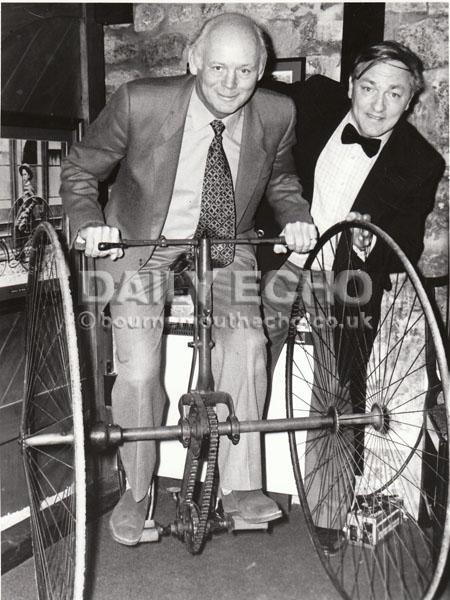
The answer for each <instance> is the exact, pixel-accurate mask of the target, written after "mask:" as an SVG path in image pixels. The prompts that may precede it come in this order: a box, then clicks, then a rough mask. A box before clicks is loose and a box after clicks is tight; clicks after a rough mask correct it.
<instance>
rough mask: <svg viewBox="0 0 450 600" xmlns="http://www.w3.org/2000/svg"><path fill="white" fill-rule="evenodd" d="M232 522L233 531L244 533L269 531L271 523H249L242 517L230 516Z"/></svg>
mask: <svg viewBox="0 0 450 600" xmlns="http://www.w3.org/2000/svg"><path fill="white" fill-rule="evenodd" d="M228 517H229V518H230V520H231V522H232V527H231V531H243V530H251V529H262V530H267V529H268V528H269V523H268V522H267V521H265V522H264V523H249V522H248V521H246V520H245V519H243V518H242V517H238V516H233V515H228Z"/></svg>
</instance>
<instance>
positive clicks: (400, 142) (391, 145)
mask: <svg viewBox="0 0 450 600" xmlns="http://www.w3.org/2000/svg"><path fill="white" fill-rule="evenodd" d="M402 129H403V128H402V124H401V123H399V124H398V126H397V127H396V128H395V129H394V131H393V132H392V134H391V136H390V138H389V140H388V141H387V142H386V144H385V146H384V147H383V149H382V150H381V153H380V156H379V157H378V159H377V161H376V162H375V164H374V166H373V168H372V169H371V171H370V173H369V175H368V176H367V178H366V180H365V182H364V183H363V185H362V186H361V189H360V190H359V193H358V195H357V197H356V199H355V202H354V203H353V206H352V210H355V211H357V212H361V213H369V214H370V215H371V216H372V220H373V221H379V220H380V217H381V215H382V214H383V213H384V212H385V211H386V210H390V207H392V206H393V207H396V206H398V205H399V202H401V201H402V200H401V199H402V197H403V190H404V188H405V185H406V184H407V182H408V179H409V177H410V175H411V170H413V169H414V165H411V164H409V163H408V161H404V160H402V156H403V150H404V147H407V144H405V141H404V139H403V134H402ZM405 167H406V170H407V172H406V171H405Z"/></svg>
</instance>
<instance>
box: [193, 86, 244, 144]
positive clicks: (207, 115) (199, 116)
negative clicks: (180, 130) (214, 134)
mask: <svg viewBox="0 0 450 600" xmlns="http://www.w3.org/2000/svg"><path fill="white" fill-rule="evenodd" d="M242 115H243V110H242V108H240V109H239V110H238V111H236V112H235V113H233V114H232V115H228V116H227V117H224V118H223V119H219V120H220V121H222V122H223V124H224V125H225V127H226V131H227V133H228V135H229V136H230V137H233V134H234V132H235V131H236V127H237V125H238V123H239V120H240V119H241V117H242ZM214 120H217V117H215V116H214V115H213V114H212V113H211V112H210V111H209V110H208V109H207V108H206V106H205V105H204V104H203V102H202V101H201V100H200V98H199V96H198V94H197V90H196V89H195V86H194V89H193V91H192V95H191V99H190V101H189V106H188V111H187V115H186V129H187V130H188V131H189V130H190V131H198V130H200V129H202V128H204V127H209V124H210V123H211V121H214ZM210 129H211V128H210ZM211 131H212V129H211Z"/></svg>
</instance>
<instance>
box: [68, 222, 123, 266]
mask: <svg viewBox="0 0 450 600" xmlns="http://www.w3.org/2000/svg"><path fill="white" fill-rule="evenodd" d="M100 242H120V231H119V230H118V229H117V227H108V225H95V226H92V227H83V229H80V230H79V231H78V235H77V239H76V240H75V247H77V246H78V247H79V248H80V249H81V250H84V253H85V255H86V256H89V257H92V258H104V257H106V256H110V257H111V260H117V259H118V258H121V257H122V256H123V250H122V249H121V248H112V249H111V250H103V251H101V250H99V249H98V245H99V243H100Z"/></svg>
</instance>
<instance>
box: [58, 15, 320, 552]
mask: <svg viewBox="0 0 450 600" xmlns="http://www.w3.org/2000/svg"><path fill="white" fill-rule="evenodd" d="M265 61H266V49H265V46H264V39H263V36H262V33H261V30H260V29H259V27H258V26H256V24H255V23H254V22H253V21H252V20H251V19H249V18H247V17H244V16H242V15H237V14H224V15H220V16H218V17H215V18H213V19H211V20H210V21H208V22H207V23H206V24H205V26H204V28H203V29H202V31H201V33H200V35H199V37H198V39H197V40H196V42H195V43H194V44H193V46H192V48H191V50H190V54H189V64H190V70H191V73H192V74H193V75H194V77H193V76H183V77H174V78H165V79H159V80H149V79H144V80H140V81H133V82H130V83H127V84H125V85H123V86H122V87H121V88H120V89H119V90H118V91H117V92H116V93H115V94H114V96H113V97H112V98H111V101H110V102H109V104H108V105H107V106H106V108H105V109H104V110H103V112H102V113H101V114H100V116H99V117H98V119H97V120H96V121H95V122H94V123H93V124H92V126H91V127H90V128H89V130H88V132H87V134H86V136H85V138H84V139H83V141H82V142H81V143H78V144H75V145H74V146H73V147H72V149H71V152H70V154H69V156H68V159H67V161H66V162H65V164H64V167H63V171H62V180H63V183H62V194H63V199H64V206H65V209H66V211H67V213H68V215H69V217H70V223H71V237H72V240H73V239H74V238H75V237H76V236H77V235H78V236H79V237H81V238H82V239H84V240H85V246H86V250H85V252H86V254H87V255H89V256H93V257H104V256H107V255H108V254H110V255H111V258H113V259H118V260H113V262H110V261H105V263H106V262H108V265H106V264H105V265H102V266H101V267H100V266H99V268H102V269H104V270H105V271H108V272H109V273H110V274H111V276H112V278H113V280H114V282H115V285H116V287H117V289H116V293H115V296H114V298H113V299H112V302H111V316H112V322H113V324H114V323H117V322H118V319H121V321H120V322H121V323H122V324H125V326H122V327H119V326H117V327H116V328H115V329H114V337H115V342H116V363H115V367H116V371H117V380H116V384H115V386H114V389H113V392H112V403H113V405H112V408H113V416H114V420H115V421H116V422H117V423H118V424H119V425H121V426H123V427H149V426H158V425H160V423H161V420H162V414H163V410H164V403H165V394H164V390H163V387H162V384H161V381H160V380H161V338H162V330H161V328H158V327H151V326H150V327H146V326H145V325H144V323H151V322H152V321H151V319H156V320H158V319H159V318H160V317H161V315H162V314H163V310H164V303H165V299H166V296H167V291H168V284H167V277H166V275H167V273H168V270H169V267H170V265H171V263H172V262H173V261H174V260H175V259H177V257H178V256H179V255H180V254H181V253H182V252H183V251H184V250H186V248H180V247H172V248H157V249H155V250H153V249H152V250H148V249H147V250H145V249H130V250H127V252H126V253H125V256H123V257H122V256H121V254H122V253H121V251H118V250H112V251H109V252H100V251H99V250H98V242H100V241H118V240H119V238H120V236H122V237H123V238H134V239H139V238H141V239H148V238H158V237H159V236H160V235H164V236H165V237H166V238H168V239H170V238H192V237H193V236H194V235H196V231H197V229H198V223H199V217H200V215H201V214H203V212H202V211H203V210H204V198H205V190H203V192H202V182H203V181H205V182H206V173H205V169H208V168H209V167H208V164H209V163H208V161H209V158H207V156H208V157H209V154H208V148H209V150H211V148H212V146H213V142H214V143H215V144H216V147H217V140H218V137H217V133H216V130H215V129H214V133H213V128H214V127H216V126H217V123H219V125H220V126H221V127H223V125H224V126H225V130H224V132H223V133H222V135H221V137H220V134H219V137H220V139H221V142H220V143H222V142H223V151H224V152H225V155H226V158H225V163H227V164H229V168H228V170H227V173H229V174H230V175H231V177H232V183H233V187H234V203H235V225H234V228H233V233H234V232H235V233H236V235H237V236H238V237H245V236H251V235H252V232H253V228H254V218H255V211H256V208H257V207H258V204H259V202H260V199H261V197H262V195H263V194H264V193H265V194H266V195H267V196H268V198H269V199H270V202H271V204H272V206H273V208H274V210H275V213H276V215H277V218H278V220H279V223H280V228H282V229H283V231H284V234H285V236H286V242H287V243H288V245H289V247H290V248H291V249H293V250H297V251H302V250H307V249H308V248H311V247H312V245H313V244H314V239H315V235H316V234H315V228H314V226H313V225H312V224H311V218H310V215H309V207H308V204H307V202H306V201H305V200H304V199H303V197H302V195H301V186H300V184H299V181H298V177H297V175H296V173H295V167H294V162H293V157H292V146H293V144H294V140H295V133H294V130H295V107H294V105H293V102H292V101H291V100H289V99H287V98H284V97H282V96H279V95H277V94H274V93H272V92H266V91H261V90H257V91H256V92H255V87H256V83H257V81H258V80H259V79H260V78H261V76H262V74H263V71H264V67H265ZM222 124H223V125H222ZM119 163H120V170H119V172H118V175H117V179H116V181H115V184H114V186H113V188H112V190H111V196H110V199H109V201H108V203H107V205H106V208H105V211H104V214H103V212H102V210H101V207H100V205H99V203H98V201H97V181H98V180H103V179H106V178H107V177H108V175H109V174H110V173H111V171H112V169H113V168H114V167H115V166H116V165H117V164H119ZM205 165H206V167H205ZM204 173H205V180H204V179H203V177H204ZM219 200H220V198H217V199H214V200H213V204H217V203H218V202H219ZM205 210H206V209H205ZM216 210H217V209H216ZM221 210H223V209H222V208H220V210H219V211H218V212H219V214H218V219H217V220H221V214H220V211H221ZM225 220H230V219H229V218H227V219H225ZM213 237H214V236H213ZM224 237H226V236H224ZM255 268H256V262H255V255H254V252H253V251H252V250H251V248H250V247H249V246H246V247H245V246H238V247H236V250H235V254H234V258H233V259H232V260H231V263H230V264H227V265H225V266H222V267H221V268H217V269H216V270H215V273H214V275H215V277H214V284H213V305H214V316H215V317H218V318H219V319H220V318H221V317H222V318H223V319H229V320H230V322H232V321H233V319H234V321H236V317H237V321H238V322H239V319H240V318H242V320H243V323H244V324H243V325H241V326H238V327H236V326H235V327H232V326H231V327H223V326H222V327H219V326H217V327H216V328H214V329H213V338H214V341H215V347H214V349H213V353H212V366H213V375H214V379H215V389H217V390H220V391H224V392H228V393H229V394H230V395H231V397H232V398H233V401H234V404H235V409H236V414H237V416H238V418H239V419H258V418H261V415H262V410H263V405H264V400H265V393H266V382H265V379H266V378H265V337H264V333H263V331H262V329H261V328H260V329H257V328H248V327H245V321H247V322H250V323H252V322H255V321H254V320H253V319H254V317H258V318H259V315H260V306H259V302H253V303H252V302H243V303H242V302H241V303H239V304H238V303H236V299H233V297H232V284H233V275H235V274H236V272H239V271H241V272H242V271H246V272H249V273H250V274H253V280H254V284H255V285H256V283H257V277H256V272H255ZM161 274H162V276H161ZM130 290H131V292H130ZM133 290H134V291H136V290H139V292H140V296H139V297H136V295H135V296H134V297H133V294H132V291H133ZM142 295H143V296H145V297H147V296H146V295H151V299H152V301H151V302H149V301H147V302H146V301H145V300H144V301H143V300H142ZM130 316H132V317H138V318H139V319H141V321H140V322H141V323H142V326H141V327H133V329H131V328H130V327H127V325H126V323H127V322H128V321H127V320H128V318H129V317H130ZM146 319H147V321H146ZM226 322H228V321H226ZM220 415H222V418H223V412H221V411H220V410H219V416H220ZM121 456H122V460H123V463H124V466H125V470H126V474H127V479H128V481H129V484H130V486H131V490H129V491H127V492H126V494H125V495H124V496H123V497H122V499H121V500H120V501H119V504H118V505H117V506H116V508H115V509H114V511H113V514H112V517H111V520H110V527H111V531H112V535H113V537H114V538H115V539H116V540H117V541H119V542H121V543H124V544H129V545H132V544H135V543H137V541H138V540H139V538H140V535H141V532H142V528H143V524H144V519H145V514H146V512H147V505H148V489H149V485H150V482H151V479H152V475H153V471H154V467H155V461H156V450H155V444H154V443H153V442H138V443H132V444H127V445H126V446H124V447H123V448H121ZM260 462H261V461H260V447H259V435H258V434H249V435H245V436H241V442H240V443H239V444H238V445H237V446H233V445H232V444H231V443H230V441H229V440H228V439H226V438H222V439H221V443H220V451H219V472H220V484H221V488H222V493H223V503H224V506H225V509H226V510H229V511H230V512H231V511H232V512H234V513H236V514H239V515H240V516H241V517H242V518H244V519H245V520H247V521H251V522H264V521H268V520H271V519H275V518H278V517H279V516H280V514H281V513H280V511H279V509H278V507H277V506H276V504H275V503H274V502H273V501H272V500H271V499H269V498H268V497H266V496H265V495H264V494H263V493H262V491H261V487H262V481H261V464H260Z"/></svg>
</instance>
